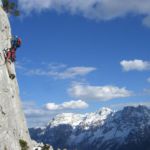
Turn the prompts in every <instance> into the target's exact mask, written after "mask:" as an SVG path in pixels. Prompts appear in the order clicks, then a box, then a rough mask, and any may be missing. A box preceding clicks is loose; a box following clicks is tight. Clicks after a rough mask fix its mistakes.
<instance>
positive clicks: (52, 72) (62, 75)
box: [26, 67, 96, 79]
mask: <svg viewBox="0 0 150 150" xmlns="http://www.w3.org/2000/svg"><path fill="white" fill-rule="evenodd" d="M95 70H96V68H94V67H70V68H64V67H63V69H62V68H61V70H58V69H57V70H56V68H55V69H54V68H48V69H32V70H28V71H27V72H26V74H27V75H37V76H49V77H54V78H57V79H71V78H75V77H77V76H85V75H87V74H89V73H91V72H93V71H95Z"/></svg>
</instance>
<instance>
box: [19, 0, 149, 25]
mask: <svg viewBox="0 0 150 150" xmlns="http://www.w3.org/2000/svg"><path fill="white" fill-rule="evenodd" d="M18 1H19V6H20V8H21V9H22V10H23V11H24V12H26V13H30V12H32V11H35V12H41V11H44V10H55V11H57V12H69V13H71V14H80V15H82V16H84V17H86V18H90V19H95V20H111V19H115V18H120V17H124V16H127V15H131V14H132V15H141V16H143V24H145V25H147V26H149V16H150V1H149V0H113V1H112V0H18Z"/></svg>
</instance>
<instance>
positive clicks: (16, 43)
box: [11, 36, 22, 48]
mask: <svg viewBox="0 0 150 150" xmlns="http://www.w3.org/2000/svg"><path fill="white" fill-rule="evenodd" d="M21 43H22V42H21V38H20V37H18V36H13V37H12V40H11V46H12V48H18V47H20V46H21Z"/></svg>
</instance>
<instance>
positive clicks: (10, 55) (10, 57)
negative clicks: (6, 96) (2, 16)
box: [4, 36, 21, 80]
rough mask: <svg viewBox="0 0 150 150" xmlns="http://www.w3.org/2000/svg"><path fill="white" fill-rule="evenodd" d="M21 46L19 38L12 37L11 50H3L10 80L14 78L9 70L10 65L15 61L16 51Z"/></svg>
mask: <svg viewBox="0 0 150 150" xmlns="http://www.w3.org/2000/svg"><path fill="white" fill-rule="evenodd" d="M20 46H21V38H19V37H18V36H13V37H12V39H11V48H9V49H7V50H4V54H5V60H6V66H7V70H8V74H9V77H10V79H12V80H13V79H14V78H15V74H14V73H13V71H12V69H11V64H12V63H14V62H15V61H16V50H17V48H19V47H20Z"/></svg>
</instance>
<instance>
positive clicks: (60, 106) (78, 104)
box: [45, 100, 88, 110]
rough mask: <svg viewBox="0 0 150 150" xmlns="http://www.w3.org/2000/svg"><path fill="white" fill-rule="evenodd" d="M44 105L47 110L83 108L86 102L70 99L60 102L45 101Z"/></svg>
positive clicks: (86, 105) (85, 106)
mask: <svg viewBox="0 0 150 150" xmlns="http://www.w3.org/2000/svg"><path fill="white" fill-rule="evenodd" d="M45 107H46V109H47V110H63V109H84V108H87V107H88V104H87V103H86V102H84V101H82V100H76V101H74V100H72V101H68V102H64V103H62V104H55V103H47V104H46V106H45Z"/></svg>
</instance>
